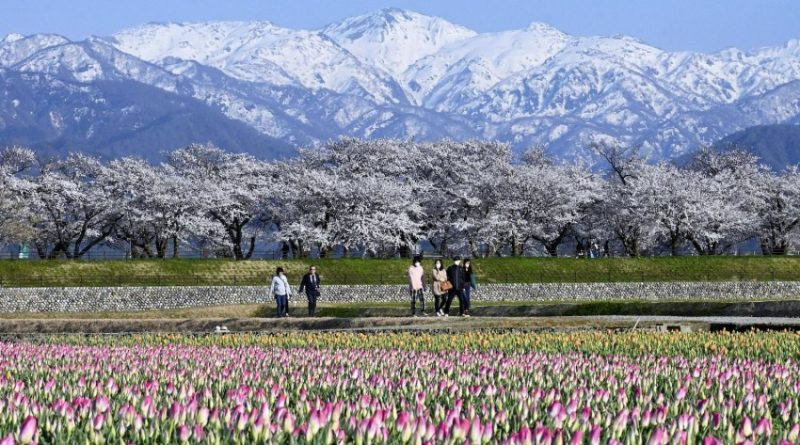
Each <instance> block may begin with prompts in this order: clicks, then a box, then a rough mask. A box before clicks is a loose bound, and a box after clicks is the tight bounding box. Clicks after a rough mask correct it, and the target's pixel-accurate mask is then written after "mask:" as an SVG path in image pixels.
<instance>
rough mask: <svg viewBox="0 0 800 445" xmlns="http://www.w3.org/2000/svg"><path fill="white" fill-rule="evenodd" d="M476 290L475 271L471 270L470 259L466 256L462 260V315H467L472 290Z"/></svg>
mask: <svg viewBox="0 0 800 445" xmlns="http://www.w3.org/2000/svg"><path fill="white" fill-rule="evenodd" d="M474 290H478V279H477V275H476V274H475V271H474V270H472V261H470V260H469V258H467V259H466V260H464V305H463V306H464V311H463V315H464V316H465V317H469V310H470V306H471V304H472V303H471V300H472V298H471V297H472V291H474Z"/></svg>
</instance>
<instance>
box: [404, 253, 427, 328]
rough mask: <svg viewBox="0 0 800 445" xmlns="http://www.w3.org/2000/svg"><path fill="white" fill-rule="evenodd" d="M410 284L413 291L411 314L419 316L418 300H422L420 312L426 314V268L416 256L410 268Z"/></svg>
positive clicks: (410, 289)
mask: <svg viewBox="0 0 800 445" xmlns="http://www.w3.org/2000/svg"><path fill="white" fill-rule="evenodd" d="M408 285H409V291H410V292H411V316H412V317H416V316H417V300H419V302H420V306H421V307H420V314H422V315H426V314H425V295H424V291H425V270H424V269H423V268H422V264H421V260H420V258H419V257H415V258H414V261H413V262H412V263H411V266H410V267H409V268H408Z"/></svg>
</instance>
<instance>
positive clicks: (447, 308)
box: [444, 289, 464, 314]
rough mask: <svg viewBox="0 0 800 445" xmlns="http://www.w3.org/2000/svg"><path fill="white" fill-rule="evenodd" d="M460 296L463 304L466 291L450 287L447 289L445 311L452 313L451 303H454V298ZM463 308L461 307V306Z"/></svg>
mask: <svg viewBox="0 0 800 445" xmlns="http://www.w3.org/2000/svg"><path fill="white" fill-rule="evenodd" d="M455 297H458V303H459V304H461V301H462V300H463V299H464V291H463V290H461V289H458V290H456V289H450V290H449V291H447V301H446V302H445V303H444V313H445V314H449V313H450V305H451V304H453V299H454V298H455ZM459 309H461V307H459Z"/></svg>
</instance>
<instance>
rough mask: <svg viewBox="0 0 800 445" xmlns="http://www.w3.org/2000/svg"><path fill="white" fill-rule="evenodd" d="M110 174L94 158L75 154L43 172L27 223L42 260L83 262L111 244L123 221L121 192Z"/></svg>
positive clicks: (34, 188) (36, 180) (37, 180)
mask: <svg viewBox="0 0 800 445" xmlns="http://www.w3.org/2000/svg"><path fill="white" fill-rule="evenodd" d="M108 180H109V171H108V168H107V167H105V166H104V165H102V164H101V163H100V161H99V160H98V159H96V158H94V157H91V156H88V155H85V154H81V153H72V154H70V155H69V156H68V157H67V158H66V159H63V160H51V161H48V162H46V163H44V164H43V165H41V166H40V172H39V174H38V175H36V176H33V177H32V178H31V182H32V183H33V185H32V187H31V193H30V197H29V200H28V206H29V215H28V223H29V225H30V227H31V228H32V229H33V230H34V231H35V233H36V238H35V240H34V245H35V247H36V250H37V252H38V254H39V256H40V257H42V258H58V257H62V256H63V257H66V258H81V257H83V256H84V255H85V254H86V253H87V252H89V251H90V250H91V249H92V248H93V247H95V246H97V245H100V244H102V243H110V242H112V241H113V238H112V235H113V233H114V230H115V228H116V226H117V224H118V223H119V221H120V220H121V219H122V209H121V208H120V207H119V205H118V203H117V202H116V201H115V198H116V196H118V190H116V189H115V185H114V184H113V183H111V182H109V181H108Z"/></svg>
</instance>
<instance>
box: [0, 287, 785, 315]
mask: <svg viewBox="0 0 800 445" xmlns="http://www.w3.org/2000/svg"><path fill="white" fill-rule="evenodd" d="M267 291H268V288H267V287H263V286H189V287H169V286H164V287H158V286H155V287H67V288H0V312H83V311H140V310H151V309H175V308H186V307H197V306H209V305H223V304H224V305H228V304H246V303H266V304H274V300H273V299H272V297H271V296H268V295H267ZM797 297H800V281H797V282H794V281H788V282H787V281H766V282H753V281H747V282H662V283H547V284H484V285H481V286H480V287H479V289H478V291H477V292H475V293H474V294H473V297H472V299H473V301H529V302H532V303H534V302H538V303H541V302H554V301H559V302H563V301H570V302H581V301H594V300H653V301H658V300H704V301H714V300H744V301H749V300H754V299H766V298H769V299H785V298H797ZM426 298H431V295H430V292H428V293H427V294H426ZM290 300H291V301H295V302H299V301H304V300H305V297H304V296H298V295H294V296H293V297H292V298H291V299H290ZM407 300H408V290H407V287H406V286H401V285H375V286H371V285H342V286H334V285H331V286H325V287H324V288H323V290H322V296H321V298H320V300H319V302H320V303H326V302H328V303H330V302H352V303H355V302H392V301H398V302H405V301H407Z"/></svg>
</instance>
